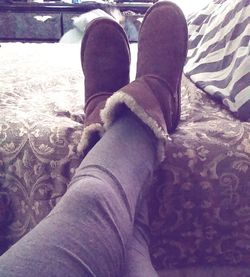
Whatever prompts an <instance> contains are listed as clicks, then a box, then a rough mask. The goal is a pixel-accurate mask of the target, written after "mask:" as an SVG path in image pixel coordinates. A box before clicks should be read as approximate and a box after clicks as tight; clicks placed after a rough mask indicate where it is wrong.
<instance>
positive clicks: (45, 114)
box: [0, 43, 250, 269]
mask: <svg viewBox="0 0 250 277" xmlns="http://www.w3.org/2000/svg"><path fill="white" fill-rule="evenodd" d="M134 50H135V49H134V47H133V48H132V53H133V55H134V54H135V51H134ZM0 57H1V65H0V94H1V98H0V114H1V117H0V188H1V192H0V195H1V197H2V198H4V199H7V200H6V201H5V202H6V203H8V204H9V206H8V207H9V208H8V211H7V216H8V218H7V219H6V220H8V222H9V224H6V223H7V221H5V223H4V225H2V226H0V227H2V229H5V239H7V241H8V243H9V244H12V243H14V242H15V241H17V240H18V239H19V238H20V237H22V236H23V235H24V234H25V233H27V232H28V231H29V230H30V229H32V228H33V227H34V226H35V225H36V224H37V223H38V222H39V221H40V220H41V219H42V218H43V217H44V216H46V215H47V214H48V212H49V211H50V210H51V209H52V207H53V206H54V205H55V204H56V203H57V202H58V201H59V199H60V197H61V196H62V195H63V194H64V193H65V191H66V190H67V185H68V183H69V180H70V179H71V177H72V175H73V174H74V171H75V168H76V167H77V166H78V165H79V162H80V160H81V157H80V155H79V154H78V153H77V152H76V146H77V144H78V142H79V139H80V134H81V131H82V129H83V122H84V116H83V108H82V107H83V103H84V99H83V77H82V72H81V67H80V60H79V47H77V46H75V45H61V44H21V43H18V44H2V45H1V47H0ZM249 141H250V123H247V122H244V123H242V122H240V121H238V120H236V119H234V118H233V117H232V116H231V115H230V114H229V113H228V112H227V111H225V110H223V109H221V107H220V106H219V105H217V104H216V103H214V102H213V101H212V100H211V99H209V98H208V97H207V95H206V94H205V93H204V92H202V91H201V90H199V89H197V88H196V87H195V86H194V85H193V84H192V83H191V82H190V81H189V80H188V79H187V78H185V77H184V78H183V83H182V115H181V124H180V126H179V127H178V130H177V132H176V133H175V134H174V135H173V136H172V141H170V142H169V144H168V146H167V158H166V160H165V162H164V164H163V167H162V169H161V170H159V171H158V172H156V176H155V185H154V186H153V187H152V193H151V198H150V199H149V204H150V205H151V208H150V220H151V231H152V242H151V248H150V249H151V254H152V259H153V262H154V265H155V266H156V267H157V268H158V269H164V268H174V267H185V266H195V265H217V264H220V265H233V266H234V265H243V264H248V263H249V259H250V238H249V230H250V201H249V199H250V181H249V180H250V178H249V176H250V144H249ZM0 208H1V205H0ZM0 210H1V209H0ZM1 223H2V221H1V220H0V224H1ZM0 229H1V228H0ZM0 238H1V236H0Z"/></svg>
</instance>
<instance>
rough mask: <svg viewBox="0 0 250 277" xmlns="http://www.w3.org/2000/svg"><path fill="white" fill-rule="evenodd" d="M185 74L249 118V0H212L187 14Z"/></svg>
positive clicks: (229, 107)
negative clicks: (194, 12) (200, 8)
mask: <svg viewBox="0 0 250 277" xmlns="http://www.w3.org/2000/svg"><path fill="white" fill-rule="evenodd" d="M188 26H189V50H188V59H187V63H186V65H185V69H184V71H185V74H186V75H187V76H188V77H189V78H190V79H191V80H192V81H193V82H194V83H195V84H196V85H197V86H198V87H199V88H201V89H203V90H204V91H205V92H207V93H208V94H210V95H211V96H212V97H213V98H214V99H216V100H218V101H220V102H221V103H222V104H223V105H224V106H225V107H226V108H227V109H229V110H230V111H231V112H233V113H234V115H235V116H236V117H237V118H239V119H241V120H244V121H250V0H219V1H218V0H217V1H216V0H211V2H210V3H209V5H208V6H206V7H205V8H204V9H202V10H200V11H199V13H196V14H193V15H190V17H189V18H188Z"/></svg>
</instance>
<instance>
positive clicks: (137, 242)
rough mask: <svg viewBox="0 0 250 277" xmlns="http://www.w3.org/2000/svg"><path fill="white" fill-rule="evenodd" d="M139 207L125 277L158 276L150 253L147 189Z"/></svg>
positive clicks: (130, 241)
mask: <svg viewBox="0 0 250 277" xmlns="http://www.w3.org/2000/svg"><path fill="white" fill-rule="evenodd" d="M140 197H141V199H139V200H138V201H139V205H138V209H137V210H136V214H135V221H134V230H133V235H132V236H131V238H130V240H129V242H128V244H127V263H126V266H125V270H124V274H123V275H122V276H124V277H144V276H150V277H157V276H158V273H157V272H156V270H155V269H154V267H153V265H152V262H151V258H150V254H149V246H148V245H149V240H150V230H149V222H148V205H147V191H144V193H143V194H141V195H140Z"/></svg>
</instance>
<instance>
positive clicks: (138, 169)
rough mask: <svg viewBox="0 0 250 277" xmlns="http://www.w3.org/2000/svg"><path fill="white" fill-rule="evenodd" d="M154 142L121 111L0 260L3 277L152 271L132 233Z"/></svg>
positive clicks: (144, 273) (151, 166)
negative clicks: (50, 205) (46, 209)
mask: <svg viewBox="0 0 250 277" xmlns="http://www.w3.org/2000/svg"><path fill="white" fill-rule="evenodd" d="M155 145H156V141H155V138H154V136H153V135H152V133H151V131H150V130H149V129H147V127H146V126H144V125H143V124H142V123H141V122H140V121H139V120H138V119H137V118H136V117H135V116H134V115H133V114H132V113H130V112H129V111H126V112H125V113H124V116H122V117H121V118H120V119H118V120H117V121H116V122H115V123H114V124H113V125H112V126H111V127H110V128H109V130H108V131H107V132H106V133H105V135H104V137H103V138H102V139H101V140H100V141H99V142H98V143H97V144H96V145H95V146H94V148H93V149H92V150H91V151H90V152H89V154H88V155H87V156H86V157H85V159H84V160H83V161H82V163H81V165H80V167H79V169H78V170H77V172H76V174H75V176H74V178H73V180H72V182H71V186H70V188H69V190H68V191H67V192H66V194H65V195H64V196H63V197H62V199H61V200H60V202H59V203H58V205H57V206H56V207H55V208H54V209H53V210H52V212H51V213H50V214H49V215H48V216H47V217H46V218H45V219H44V220H42V221H41V222H40V223H39V224H38V225H37V226H36V227H35V228H34V229H33V230H32V231H31V232H29V233H28V234H27V235H26V236H24V237H23V238H22V239H21V240H20V241H18V242H17V243H16V244H15V245H14V246H12V247H11V248H10V249H9V250H8V251H7V252H6V253H5V254H4V255H2V256H1V257H0V276H1V277H9V276H13V277H19V276H20V277H29V276H30V277H31V276H32V277H33V276H37V277H40V276H46V277H47V276H74V277H75V276H98V277H99V276H100V277H102V276H103V277H108V276H118V277H120V276H150V277H151V276H156V273H155V271H154V270H153V268H152V265H151V264H150V259H149V256H148V253H146V252H145V254H144V253H143V251H144V250H143V249H145V248H144V247H143V246H142V245H141V244H140V242H138V241H139V240H137V239H136V238H135V237H136V236H133V233H135V230H134V231H133V226H134V215H135V209H136V204H137V200H138V196H139V195H140V193H141V192H142V190H143V186H145V185H147V182H148V181H149V180H150V179H151V176H152V172H153V169H154V165H155V159H156V149H155ZM136 244H139V246H138V247H139V248H140V247H141V248H142V250H141V251H140V250H138V251H137V250H136V248H137V246H136ZM145 247H146V246H145ZM133 248H134V249H133ZM139 252H141V254H142V258H140V255H138V253H139Z"/></svg>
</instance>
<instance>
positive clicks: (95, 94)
mask: <svg viewBox="0 0 250 277" xmlns="http://www.w3.org/2000/svg"><path fill="white" fill-rule="evenodd" d="M81 62H82V69H83V73H84V77H85V103H86V104H85V108H84V110H85V124H84V131H83V134H82V138H81V141H80V143H79V145H78V152H81V153H82V152H84V153H85V154H86V153H87V152H88V151H89V150H90V149H91V147H92V146H93V145H94V144H95V143H96V142H97V141H98V139H99V138H100V137H101V136H102V133H103V126H102V122H101V119H100V110H101V109H102V108H103V107H104V105H105V102H106V100H107V98H108V97H109V96H110V95H112V93H113V92H115V91H117V90H118V89H120V88H121V87H123V86H125V85H126V84H128V83H129V67H130V50H129V43H128V39H127V36H126V34H125V32H124V30H123V28H122V27H121V26H120V25H119V24H118V23H116V22H115V21H114V20H112V19H108V18H97V19H95V20H94V21H92V22H91V23H90V24H89V25H88V26H87V28H86V32H85V35H84V38H83V41H82V46H81Z"/></svg>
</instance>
